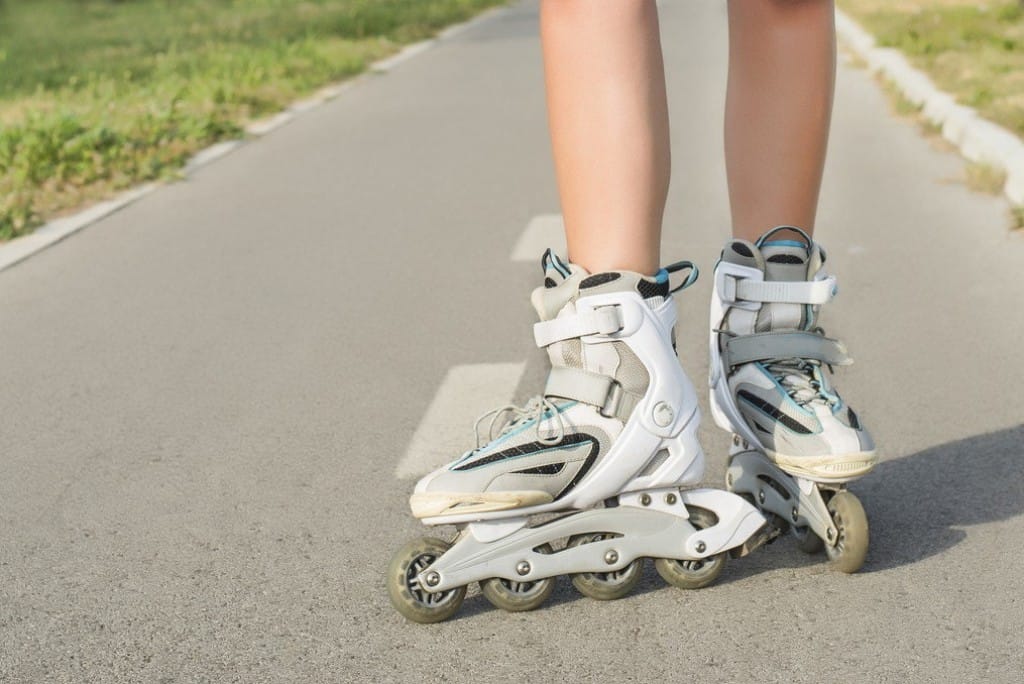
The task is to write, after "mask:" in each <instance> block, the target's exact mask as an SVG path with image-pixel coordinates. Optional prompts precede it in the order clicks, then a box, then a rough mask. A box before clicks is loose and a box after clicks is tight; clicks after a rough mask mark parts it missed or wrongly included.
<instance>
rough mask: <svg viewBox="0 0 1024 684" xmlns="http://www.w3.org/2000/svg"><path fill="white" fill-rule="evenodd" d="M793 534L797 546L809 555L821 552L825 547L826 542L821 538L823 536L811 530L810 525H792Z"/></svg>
mask: <svg viewBox="0 0 1024 684" xmlns="http://www.w3.org/2000/svg"><path fill="white" fill-rule="evenodd" d="M789 530H790V532H791V533H792V535H793V539H795V540H796V547H797V548H798V549H800V550H801V551H803V552H804V553H806V554H808V555H813V554H815V553H820V552H821V550H822V549H823V548H825V542H823V541H822V540H821V537H819V536H818V535H816V534H815V533H814V532H812V531H811V528H810V526H809V525H804V526H802V527H797V526H796V525H791V526H790V528H789Z"/></svg>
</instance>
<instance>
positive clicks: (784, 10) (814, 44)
mask: <svg viewBox="0 0 1024 684" xmlns="http://www.w3.org/2000/svg"><path fill="white" fill-rule="evenodd" d="M835 50H836V47H835V8H834V5H833V2H832V0H729V87H728V96H727V98H726V112H725V159H726V169H727V171H728V176H729V203H730V206H731V208H732V225H733V234H734V236H735V237H739V238H744V239H747V240H755V239H756V238H757V237H758V236H760V235H761V234H762V233H764V232H765V231H766V230H768V229H770V228H773V227H775V226H778V225H783V224H785V225H794V226H798V227H800V228H803V229H804V230H806V231H808V232H811V231H813V230H814V217H815V213H816V211H817V206H818V191H819V189H820V187H821V174H822V169H823V167H824V165H825V149H826V146H827V142H828V128H829V121H830V119H831V115H832V94H833V89H834V83H835ZM779 237H785V235H784V234H780V235H779Z"/></svg>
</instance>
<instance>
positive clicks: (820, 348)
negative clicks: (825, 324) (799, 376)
mask: <svg viewBox="0 0 1024 684" xmlns="http://www.w3.org/2000/svg"><path fill="white" fill-rule="evenodd" d="M790 358H799V359H816V360H818V361H821V362H822V363H826V364H828V365H830V366H849V365H850V364H851V363H853V359H852V358H850V356H849V354H848V353H847V352H846V345H844V344H843V343H842V342H840V341H839V340H834V339H832V338H830V337H825V336H824V335H819V334H817V333H812V332H803V331H784V332H765V333H755V334H753V335H740V336H736V337H731V338H729V339H727V340H726V341H725V349H723V350H722V361H723V362H724V365H725V366H726V367H727V368H733V367H735V366H739V365H742V364H744V363H751V362H752V361H768V360H771V359H790Z"/></svg>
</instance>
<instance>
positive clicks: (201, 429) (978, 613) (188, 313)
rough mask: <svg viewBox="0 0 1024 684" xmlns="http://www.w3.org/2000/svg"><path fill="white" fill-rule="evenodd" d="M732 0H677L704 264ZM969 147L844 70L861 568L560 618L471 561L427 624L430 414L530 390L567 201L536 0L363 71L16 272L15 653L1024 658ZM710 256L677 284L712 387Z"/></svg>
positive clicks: (846, 285) (674, 219) (1, 404)
mask: <svg viewBox="0 0 1024 684" xmlns="http://www.w3.org/2000/svg"><path fill="white" fill-rule="evenodd" d="M724 12H725V9H724V5H723V4H721V3H710V2H674V3H664V7H663V9H662V23H663V33H664V43H665V53H666V60H667V70H668V76H669V94H670V107H671V114H672V126H673V157H674V173H675V175H674V179H673V186H672V191H671V198H670V201H669V207H668V212H667V217H666V236H665V240H664V254H665V258H666V260H667V261H668V260H675V259H680V258H688V259H692V260H695V261H696V262H698V263H699V264H700V265H701V266H703V267H704V269H705V274H708V273H710V270H711V268H712V266H713V263H714V259H715V257H716V254H717V252H718V250H719V249H720V248H721V244H722V242H723V240H724V239H725V236H726V230H727V226H728V214H727V201H726V194H725V179H724V165H723V162H722V155H721V147H722V143H721V118H722V103H723V93H724V74H725V60H726V42H725V28H726V27H725V15H724ZM963 169H964V165H963V162H962V161H961V160H960V159H959V158H958V157H957V156H955V155H954V154H952V153H951V152H949V151H948V150H945V149H943V148H942V147H941V146H940V145H938V144H937V143H935V142H932V141H930V140H929V139H927V136H926V135H924V134H923V133H922V132H921V131H920V130H919V129H918V127H917V126H916V125H915V124H914V123H913V122H910V121H907V120H903V119H900V118H899V117H897V116H896V115H895V114H893V112H892V111H891V110H890V107H889V105H888V103H887V101H886V99H885V97H884V96H883V94H882V93H881V91H880V89H879V88H878V86H877V85H876V84H875V83H874V82H873V80H872V78H871V76H870V75H869V74H867V73H866V72H864V71H863V70H861V69H858V68H856V67H855V66H848V65H844V66H842V67H841V69H840V73H839V85H838V100H837V107H836V115H835V123H834V129H833V134H832V140H831V153H830V157H829V162H828V168H827V173H826V179H825V186H824V194H823V198H822V206H821V213H820V227H819V231H818V237H819V239H820V240H821V241H822V242H823V244H825V245H826V247H827V248H828V250H829V258H830V262H831V263H832V265H833V270H834V271H835V272H836V273H837V275H838V277H839V279H840V288H841V294H840V297H839V298H838V299H837V300H836V301H835V303H834V304H833V305H831V306H830V309H829V310H828V311H827V313H826V314H825V319H824V323H825V326H826V328H827V329H828V330H829V333H830V334H833V335H835V336H838V337H840V338H843V339H844V340H845V341H846V342H847V343H848V346H849V347H850V349H851V351H852V353H853V355H854V357H855V358H856V360H857V363H856V364H855V365H854V366H853V367H852V368H850V369H843V370H841V371H840V374H839V376H838V380H837V384H838V386H839V387H840V388H841V390H842V391H843V394H844V396H845V398H846V399H847V400H848V401H849V402H850V403H851V404H852V405H853V406H855V407H856V408H857V409H858V411H859V412H860V413H861V414H862V417H863V419H864V421H865V422H866V423H867V424H868V425H869V426H870V428H871V430H872V431H873V433H874V435H875V437H876V440H877V442H878V443H879V444H880V448H881V456H882V462H881V463H880V465H879V466H878V467H877V468H876V470H875V471H874V472H873V473H871V474H870V475H869V476H868V477H866V478H864V479H863V480H861V481H859V482H857V483H856V484H855V485H854V487H853V488H854V490H855V491H856V492H857V494H858V495H859V496H860V497H861V499H862V500H863V501H864V503H865V505H866V508H867V510H868V513H869V516H870V519H871V525H872V528H871V529H872V534H873V540H872V548H871V551H870V554H869V557H868V560H867V564H866V566H865V567H864V569H863V571H862V572H861V573H859V574H857V575H852V576H848V575H843V574H840V573H837V572H834V571H832V570H830V569H829V567H828V565H827V563H826V562H825V561H824V559H823V558H822V557H807V556H804V555H802V554H801V553H800V552H799V551H798V550H797V549H796V547H795V545H793V544H792V543H789V542H788V541H780V542H779V543H776V544H773V545H772V546H770V547H768V548H766V549H764V550H763V551H761V552H759V553H757V554H754V555H752V556H750V557H747V558H744V559H741V560H738V561H735V562H733V563H732V564H730V565H729V567H728V568H727V569H726V571H725V573H724V574H723V576H722V578H721V579H720V580H719V582H718V583H717V584H715V585H713V586H711V587H708V588H706V589H703V590H700V591H693V592H684V591H680V590H677V589H673V588H671V587H668V586H666V585H665V584H664V583H663V582H662V581H661V580H660V579H659V578H658V577H657V575H656V573H655V572H654V570H653V567H650V566H649V567H648V568H647V571H646V574H645V577H644V581H643V582H642V584H641V586H640V588H639V589H638V591H637V592H635V593H634V594H633V595H631V596H629V597H627V598H625V599H622V600H619V601H615V602H610V603H601V602H596V601H592V600H588V599H584V598H582V597H580V596H578V595H577V594H576V593H575V591H574V589H573V588H572V587H571V585H570V583H569V582H568V580H566V579H561V580H560V581H559V584H558V587H557V589H556V591H555V594H554V595H553V597H552V599H551V600H550V601H549V602H548V604H546V605H545V606H544V607H543V608H542V609H540V610H538V611H535V612H532V613H526V614H511V613H504V612H501V611H498V610H496V609H493V608H491V607H490V606H489V604H487V603H486V601H485V600H484V599H483V598H482V597H481V596H479V595H476V594H475V593H474V595H471V597H470V598H468V599H467V601H466V604H465V605H464V606H463V609H462V611H461V612H460V614H459V615H458V616H457V618H456V619H454V620H452V621H450V622H448V623H444V624H441V625H434V626H421V625H413V624H410V623H407V622H405V621H404V619H402V618H401V617H400V616H399V615H398V614H397V613H396V612H395V611H394V610H393V609H392V608H391V606H390V605H389V603H388V599H387V596H386V594H385V591H384V588H383V578H384V569H385V566H386V564H387V561H388V559H389V557H390V555H391V554H392V552H393V551H394V550H395V549H396V548H397V547H399V546H400V545H401V544H403V543H404V542H405V541H406V540H408V539H411V538H413V537H414V536H417V535H420V534H423V533H424V530H423V528H422V526H421V525H420V524H419V523H417V522H416V521H415V520H413V519H412V518H411V517H410V515H409V513H408V509H407V504H406V501H407V496H408V494H409V493H410V491H411V488H412V484H413V481H414V479H413V476H414V474H415V473H414V471H415V467H412V469H411V470H410V469H406V470H404V471H403V470H402V468H400V467H399V465H400V463H401V462H402V460H403V458H405V457H406V456H407V453H408V452H409V449H410V444H411V443H412V442H413V441H414V440H413V436H414V434H416V432H417V429H418V428H419V427H420V425H421V423H422V421H423V420H424V417H425V416H428V415H434V414H438V413H440V414H445V415H446V414H447V412H446V411H441V410H438V411H433V412H432V411H431V410H430V409H431V406H432V405H433V406H435V407H436V406H438V404H437V403H436V402H437V401H438V400H437V396H438V392H439V388H440V387H442V385H444V383H445V382H446V377H449V376H450V373H449V371H450V370H451V369H452V368H453V367H456V366H462V365H471V366H479V367H483V368H499V370H500V369H505V370H508V369H512V370H515V369H517V368H518V369H523V370H522V373H521V374H520V373H518V372H513V373H511V375H510V376H509V374H508V373H506V374H505V376H503V377H506V376H509V377H511V378H512V385H511V386H510V387H508V388H507V391H508V392H509V393H510V394H513V395H514V396H517V397H519V398H523V397H525V396H527V395H528V394H530V393H532V392H534V391H536V389H537V385H538V383H539V382H540V381H541V378H542V377H543V374H544V369H543V365H542V363H541V360H540V358H539V354H538V353H537V352H536V351H535V350H534V349H533V347H532V335H531V332H530V327H529V326H530V325H531V323H532V312H531V311H530V308H529V305H528V295H529V291H530V289H531V288H532V287H534V286H535V284H537V282H538V280H539V275H540V271H539V269H538V266H537V265H536V264H535V263H523V262H519V261H513V260H512V259H511V258H510V257H511V255H512V253H513V251H514V249H515V246H516V244H517V242H518V240H519V239H520V237H521V235H522V234H523V231H524V230H525V228H526V226H527V225H528V224H529V223H530V221H531V220H532V219H533V218H535V217H537V216H542V215H548V214H552V213H557V212H558V201H557V195H556V193H555V186H554V181H553V177H552V171H551V162H550V154H549V149H548V140H547V133H546V126H545V117H544V103H543V99H542V80H541V68H540V55H539V48H538V40H537V11H536V6H535V5H534V4H533V3H526V4H516V5H513V6H512V7H511V8H509V9H506V10H502V11H500V12H498V13H496V14H493V15H490V16H489V17H487V18H486V19H485V20H483V21H481V22H478V23H476V24H474V25H473V26H472V27H471V28H470V29H469V30H467V31H465V32H463V33H460V34H458V35H456V36H454V37H451V38H450V39H447V40H444V41H442V42H440V43H439V44H437V45H436V46H434V47H433V48H431V49H430V50H427V51H425V52H423V53H422V54H420V55H418V56H416V57H415V58H414V59H411V60H409V61H406V62H403V63H401V64H399V65H397V66H395V67H394V68H393V69H392V70H391V71H389V72H388V73H385V74H380V75H377V76H371V77H367V78H364V79H363V80H362V81H361V82H359V83H358V84H357V85H355V86H354V87H353V88H351V89H350V90H348V91H346V92H345V93H344V94H343V95H342V96H341V97H339V98H338V99H336V100H334V101H332V102H330V103H328V104H326V105H324V106H322V107H320V108H318V109H316V110H314V111H311V112H308V113H306V114H304V115H303V116H301V117H299V118H298V119H297V120H296V121H294V122H293V123H291V124H289V125H288V126H286V127H284V128H282V129H280V130H278V131H276V132H274V133H273V134H271V135H268V136H266V137H264V138H262V139H259V140H257V141H254V142H252V143H250V144H247V145H244V146H242V147H241V148H239V149H238V150H237V151H235V152H233V153H232V154H230V155H228V156H227V157H225V158H223V159H221V160H219V161H217V162H216V163H213V164H211V165H209V166H207V167H205V168H203V169H202V170H200V171H199V172H197V173H196V174H194V175H192V176H190V177H189V179H188V180H187V181H184V182H180V183H175V184H172V185H168V186H167V187H164V188H161V189H160V190H159V191H157V192H155V193H152V194H150V195H148V196H146V197H145V198H143V199H142V200H140V201H139V202H137V203H135V204H133V205H131V206H130V207H128V208H126V209H124V210H122V211H120V212H118V213H116V214H114V215H111V216H110V217H108V218H106V219H104V220H103V221H101V222H99V223H98V224H96V225H94V226H92V227H90V228H88V229H87V230H85V231H83V232H81V233H79V234H77V235H75V236H73V237H72V238H70V239H68V240H65V241H64V242H61V243H60V244H58V245H56V246H54V247H52V248H50V249H48V250H46V251H45V252H42V253H40V254H38V255H36V256H34V257H32V258H31V259H29V260H27V261H25V262H23V263H21V264H19V265H17V266H15V267H13V268H11V269H8V270H7V271H4V272H2V273H0V465H2V470H0V681H5V682H43V681H47V682H49V681H54V682H84V681H89V682H102V681H145V682H203V681H211V682H226V681H241V682H256V681H272V682H281V681H302V682H310V681H343V682H348V681H352V682H364V681H365V682H390V681H402V682H407V681H449V682H505V681H558V680H562V681H598V680H614V681H622V682H634V681H635V682H650V681H684V680H695V681H722V682H725V681H754V680H759V681H807V682H820V681H825V680H840V681H848V682H880V681H887V682H929V681H947V680H949V681H955V680H961V681H964V680H966V681H989V682H1017V681H1020V678H1021V673H1022V671H1024V655H1022V654H1024V636H1022V635H1024V598H1022V596H1024V570H1022V569H1021V568H1022V564H1021V561H1020V552H1021V546H1022V545H1021V541H1022V540H1024V516H1022V514H1024V478H1022V477H1021V472H1022V468H1024V426H1022V424H1021V423H1022V419H1024V410H1022V408H1021V400H1020V394H1021V386H1022V385H1024V362H1022V357H1021V348H1022V344H1024V343H1022V341H1024V314H1022V313H1021V302H1024V278H1022V277H1021V272H1022V269H1024V239H1022V237H1021V236H1020V235H1016V234H1013V233H1011V232H1010V231H1009V229H1008V218H1007V207H1006V205H1005V203H1004V202H1003V201H1002V200H1000V199H997V198H992V197H987V196H983V195H979V194H975V193H972V192H970V191H969V190H968V189H967V188H966V187H965V186H964V185H963V184H962V183H961V182H959V181H958V180H957V179H958V178H961V177H962V176H963ZM538 257H539V254H538ZM709 281H710V278H707V277H705V278H703V279H702V280H701V281H700V283H699V285H698V286H697V287H694V288H692V289H691V290H688V291H687V292H686V293H684V294H683V295H682V296H681V297H680V299H679V307H680V320H681V324H680V327H679V330H678V336H679V351H680V357H681V359H682V362H683V365H684V367H685V368H686V369H687V371H688V372H689V373H690V374H691V376H692V377H693V378H694V379H695V380H696V381H697V382H703V378H704V377H705V376H706V367H707V360H706V352H705V343H706V335H707V330H706V326H707V320H706V317H707V302H708V297H709V294H710V282H709ZM516 364H519V365H518V366H517V365H516ZM502 372H504V371H502ZM454 377H464V376H463V375H458V374H456V376H454ZM455 389H456V390H457V389H458V388H457V387H456V388H455ZM470 394H472V393H471V392H470V393H467V396H469V395H470ZM454 396H456V397H458V396H460V395H459V393H458V392H457V391H456V392H455V393H454ZM487 408H491V407H490V406H460V407H457V409H458V411H465V412H467V415H475V414H476V413H479V412H482V411H484V410H485V409H487ZM435 417H436V416H435ZM465 438H466V440H467V446H468V440H469V439H471V433H470V425H468V424H466V425H465ZM702 439H703V442H704V445H705V448H706V450H707V452H708V456H709V465H708V478H709V482H711V483H712V484H720V483H721V481H722V477H723V474H724V463H725V453H726V439H725V435H723V434H721V433H720V432H719V431H718V430H717V429H716V428H714V426H713V425H712V424H711V421H710V420H708V421H707V425H706V426H705V427H704V428H703V431H702ZM421 465H422V464H421ZM399 472H401V473H404V474H403V475H402V476H398V475H397V474H396V473H399Z"/></svg>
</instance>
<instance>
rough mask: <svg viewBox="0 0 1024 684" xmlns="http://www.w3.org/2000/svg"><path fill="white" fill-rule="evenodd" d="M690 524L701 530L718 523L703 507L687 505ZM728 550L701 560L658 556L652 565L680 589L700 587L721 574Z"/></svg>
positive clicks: (667, 580)
mask: <svg viewBox="0 0 1024 684" xmlns="http://www.w3.org/2000/svg"><path fill="white" fill-rule="evenodd" d="M687 511H689V513H690V524H691V525H693V526H694V527H695V528H697V529H698V530H703V529H706V528H708V527H711V526H713V525H715V524H717V523H718V517H717V516H716V515H715V514H714V513H712V512H711V511H709V510H706V509H704V508H696V507H689V508H687ZM727 553H728V552H726V551H723V552H722V553H717V554H715V555H714V556H708V557H707V558H703V559H701V560H695V561H694V560H676V559H674V558H658V559H656V560H655V561H654V567H655V569H656V570H657V571H658V574H659V575H661V578H662V579H663V580H665V581H666V582H668V583H669V584H671V585H672V586H674V587H678V588H680V589H700V588H702V587H706V586H708V585H709V584H711V583H712V582H714V581H715V580H716V579H718V576H719V575H721V574H722V570H724V569H725V559H726V555H727Z"/></svg>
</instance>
